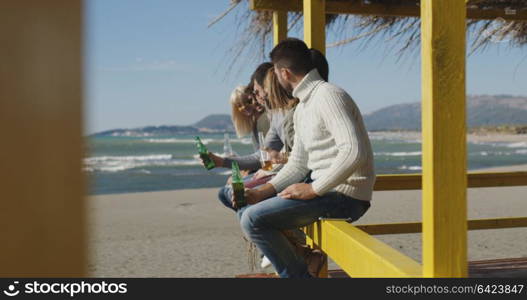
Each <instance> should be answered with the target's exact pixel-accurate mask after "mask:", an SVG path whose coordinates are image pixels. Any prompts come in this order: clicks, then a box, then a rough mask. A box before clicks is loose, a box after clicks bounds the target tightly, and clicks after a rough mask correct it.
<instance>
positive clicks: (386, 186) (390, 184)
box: [374, 171, 527, 191]
mask: <svg viewBox="0 0 527 300" xmlns="http://www.w3.org/2000/svg"><path fill="white" fill-rule="evenodd" d="M467 180H468V182H467V183H468V187H470V188H477V187H505V186H527V172H523V171H519V172H497V173H489V172H473V173H468V174H467ZM420 189H421V174H389V175H378V176H377V179H376V181H375V186H374V190H376V191H392V190H420Z"/></svg>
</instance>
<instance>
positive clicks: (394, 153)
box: [374, 151, 422, 156]
mask: <svg viewBox="0 0 527 300" xmlns="http://www.w3.org/2000/svg"><path fill="white" fill-rule="evenodd" d="M421 154H422V153H421V151H412V152H375V153H374V155H377V156H419V155H421Z"/></svg>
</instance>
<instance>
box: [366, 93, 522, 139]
mask: <svg viewBox="0 0 527 300" xmlns="http://www.w3.org/2000/svg"><path fill="white" fill-rule="evenodd" d="M467 111H468V116H467V124H468V127H469V128H474V127H481V126H501V125H527V97H519V96H510V95H495V96H490V95H479V96H467ZM364 122H365V123H366V127H367V128H368V130H370V131H381V130H417V131H419V130H421V103H420V102H417V103H408V104H397V105H392V106H388V107H385V108H382V109H379V110H377V111H374V112H372V113H369V114H365V115H364Z"/></svg>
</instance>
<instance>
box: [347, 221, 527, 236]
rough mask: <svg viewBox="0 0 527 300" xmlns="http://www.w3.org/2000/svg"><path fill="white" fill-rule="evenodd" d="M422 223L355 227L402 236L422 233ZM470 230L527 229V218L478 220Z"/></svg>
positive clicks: (472, 223)
mask: <svg viewBox="0 0 527 300" xmlns="http://www.w3.org/2000/svg"><path fill="white" fill-rule="evenodd" d="M421 225H422V224H421V223H420V222H411V223H388V224H365V225H355V227H357V228H359V229H360V230H363V231H364V232H366V233H368V234H372V235H381V234H402V233H420V232H421V231H422V227H421ZM467 225H468V229H469V230H483V229H500V228H517V227H527V217H519V218H495V219H478V220H469V221H468V224H467Z"/></svg>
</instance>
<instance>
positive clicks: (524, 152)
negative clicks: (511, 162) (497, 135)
mask: <svg viewBox="0 0 527 300" xmlns="http://www.w3.org/2000/svg"><path fill="white" fill-rule="evenodd" d="M514 153H516V154H527V149H520V150H516V151H514Z"/></svg>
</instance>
